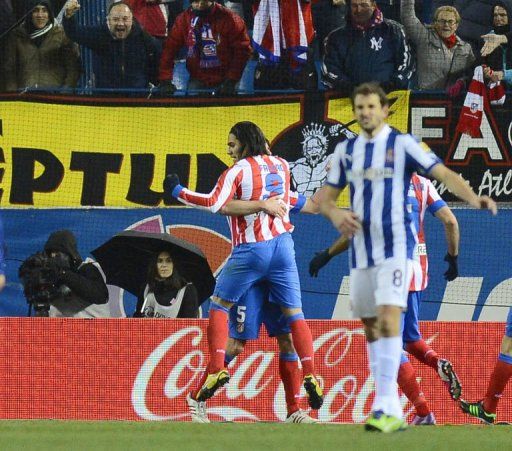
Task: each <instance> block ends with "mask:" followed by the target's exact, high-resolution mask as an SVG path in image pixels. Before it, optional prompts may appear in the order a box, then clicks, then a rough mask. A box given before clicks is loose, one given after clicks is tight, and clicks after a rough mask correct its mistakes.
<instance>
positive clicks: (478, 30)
mask: <svg viewBox="0 0 512 451" xmlns="http://www.w3.org/2000/svg"><path fill="white" fill-rule="evenodd" d="M432 3H433V7H434V11H436V10H437V9H438V8H439V7H440V6H453V7H454V8H455V9H456V10H457V11H458V12H459V14H460V15H461V19H460V23H459V28H458V30H457V34H458V35H459V36H460V38H461V39H463V40H464V41H466V42H468V43H469V44H470V45H471V47H472V49H473V53H474V54H475V55H477V54H478V48H479V46H480V45H481V39H480V36H482V35H483V34H485V33H487V31H489V28H490V27H491V24H492V22H489V17H490V16H491V10H492V5H493V4H494V2H493V1H492V0H433V1H432Z"/></svg>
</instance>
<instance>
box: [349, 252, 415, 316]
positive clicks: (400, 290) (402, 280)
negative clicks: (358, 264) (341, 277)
mask: <svg viewBox="0 0 512 451" xmlns="http://www.w3.org/2000/svg"><path fill="white" fill-rule="evenodd" d="M411 268H412V261H411V260H404V259H397V258H390V259H387V260H385V261H384V262H383V263H381V264H379V265H377V266H372V267H370V268H363V269H352V270H351V271H350V304H351V307H352V313H353V315H354V317H355V318H375V317H376V316H377V306H378V305H396V306H397V307H402V308H404V309H405V308H406V307H407V295H408V293H409V285H410V283H411V276H412V271H411Z"/></svg>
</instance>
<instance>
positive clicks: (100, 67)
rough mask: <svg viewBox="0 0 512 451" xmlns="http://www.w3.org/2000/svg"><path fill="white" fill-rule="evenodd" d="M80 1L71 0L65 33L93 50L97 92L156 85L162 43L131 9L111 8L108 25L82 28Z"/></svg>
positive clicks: (121, 6)
mask: <svg viewBox="0 0 512 451" xmlns="http://www.w3.org/2000/svg"><path fill="white" fill-rule="evenodd" d="M79 9H80V5H79V3H78V1H77V0H70V2H69V3H68V4H67V6H66V13H65V14H64V20H63V24H64V29H65V30H66V33H67V35H68V36H69V37H70V39H72V40H73V41H75V42H77V43H78V44H80V45H83V46H85V47H88V48H90V49H92V52H93V71H94V76H95V87H96V88H114V89H115V88H120V89H134V88H135V89H144V88H148V87H150V83H153V84H155V83H156V81H157V74H158V63H159V60H160V53H161V47H160V43H159V42H158V41H157V40H156V39H155V38H153V37H152V36H150V35H149V34H148V33H147V32H146V31H144V30H143V29H142V28H141V27H140V25H139V24H138V23H137V21H136V20H134V19H133V14H132V11H131V9H130V7H129V6H128V5H127V4H126V3H124V2H119V3H113V4H112V5H110V7H109V9H108V14H107V23H106V24H105V25H100V26H93V27H84V26H79V25H78V24H77V21H76V17H75V14H76V13H77V11H78V10H79Z"/></svg>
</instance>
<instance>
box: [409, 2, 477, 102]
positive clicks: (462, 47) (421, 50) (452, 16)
mask: <svg viewBox="0 0 512 451" xmlns="http://www.w3.org/2000/svg"><path fill="white" fill-rule="evenodd" d="M401 2H402V3H401V7H402V8H401V16H402V23H403V25H404V27H405V32H406V34H407V37H408V38H409V39H410V40H411V41H412V43H413V44H414V46H415V48H416V59H417V63H418V68H417V74H418V88H419V89H444V90H446V92H447V94H448V95H449V96H451V97H457V96H458V95H460V94H461V93H462V91H463V90H464V89H465V87H466V85H467V83H468V81H469V79H470V78H471V76H472V69H473V66H474V63H475V56H474V55H473V51H472V50H471V46H470V45H469V44H468V43H467V42H464V41H463V40H462V39H460V38H459V37H458V36H457V35H456V34H455V32H456V31H457V27H458V25H459V23H460V16H459V13H458V12H457V10H456V9H455V8H453V7H452V6H442V7H440V8H438V9H437V10H436V11H435V13H434V21H433V24H432V26H426V25H424V24H422V23H421V22H420V21H419V19H418V18H417V17H416V14H415V12H414V0H401Z"/></svg>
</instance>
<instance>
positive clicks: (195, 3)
mask: <svg viewBox="0 0 512 451" xmlns="http://www.w3.org/2000/svg"><path fill="white" fill-rule="evenodd" d="M183 46H186V47H187V50H188V53H187V59H186V61H187V69H188V71H189V73H190V80H189V84H188V90H189V91H191V90H197V89H211V90H213V91H215V92H216V93H217V94H218V95H233V94H235V93H236V89H237V84H238V82H239V81H240V78H241V77H242V73H243V70H244V68H245V65H246V63H247V61H248V60H249V58H250V56H251V44H250V40H249V35H248V34H247V28H246V26H245V23H244V21H243V20H242V19H241V18H240V17H239V16H238V15H237V14H235V13H233V12H232V11H230V10H229V9H227V8H225V7H224V6H221V5H219V4H217V3H215V2H214V1H211V0H192V2H191V4H190V7H189V8H188V9H187V10H185V11H184V12H183V13H181V14H180V15H179V16H178V18H177V19H176V22H175V23H174V25H173V27H172V29H171V31H170V33H169V36H168V38H167V40H166V42H165V46H164V51H163V54H162V60H161V62H160V75H159V78H160V89H161V93H162V95H164V96H171V95H172V94H174V92H175V91H176V87H175V86H174V84H173V83H172V77H173V69H174V60H175V58H176V55H177V54H178V51H179V50H180V48H181V47H183Z"/></svg>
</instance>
